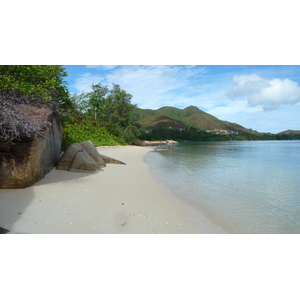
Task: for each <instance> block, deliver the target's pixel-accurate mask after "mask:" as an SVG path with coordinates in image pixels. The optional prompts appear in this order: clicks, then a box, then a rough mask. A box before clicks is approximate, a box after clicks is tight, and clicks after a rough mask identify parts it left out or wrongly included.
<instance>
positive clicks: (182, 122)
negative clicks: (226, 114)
mask: <svg viewBox="0 0 300 300" xmlns="http://www.w3.org/2000/svg"><path fill="white" fill-rule="evenodd" d="M134 118H135V120H136V121H137V122H138V123H139V124H140V125H141V126H142V127H143V128H145V129H151V128H157V127H165V128H169V127H173V128H183V129H186V128H190V127H194V128H197V129H202V130H215V129H220V130H232V131H239V132H244V133H245V132H247V133H251V134H257V133H258V132H257V131H254V130H251V129H247V128H245V127H243V126H241V125H239V124H236V123H231V122H227V121H222V120H219V119H218V118H216V117H214V116H212V115H210V114H208V113H206V112H204V111H202V110H200V109H199V108H198V107H196V106H188V107H186V108H184V109H180V108H176V107H171V106H164V107H161V108H159V109H156V110H152V109H141V108H135V110H134Z"/></svg>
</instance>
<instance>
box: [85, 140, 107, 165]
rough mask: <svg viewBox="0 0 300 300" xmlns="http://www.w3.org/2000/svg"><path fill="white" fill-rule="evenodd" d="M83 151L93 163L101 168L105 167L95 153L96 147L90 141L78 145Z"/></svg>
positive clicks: (97, 153) (101, 159)
mask: <svg viewBox="0 0 300 300" xmlns="http://www.w3.org/2000/svg"><path fill="white" fill-rule="evenodd" d="M80 145H81V146H82V147H83V149H84V150H85V151H86V152H87V153H88V154H89V155H90V157H92V158H93V159H94V161H95V162H96V163H97V164H98V165H99V166H100V167H102V168H104V167H106V163H105V161H104V160H103V158H102V157H101V155H100V154H99V152H98V151H97V149H96V147H95V146H94V144H93V143H92V142H91V141H85V142H82V143H80Z"/></svg>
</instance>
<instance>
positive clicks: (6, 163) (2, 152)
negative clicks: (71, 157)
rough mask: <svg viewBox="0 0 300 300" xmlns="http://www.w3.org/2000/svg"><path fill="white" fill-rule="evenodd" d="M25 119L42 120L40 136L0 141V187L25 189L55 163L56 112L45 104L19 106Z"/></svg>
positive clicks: (58, 144) (58, 141) (58, 138)
mask: <svg viewBox="0 0 300 300" xmlns="http://www.w3.org/2000/svg"><path fill="white" fill-rule="evenodd" d="M21 113H23V114H25V115H26V116H27V118H28V120H29V121H30V120H32V122H34V121H35V118H40V119H45V123H47V124H49V126H47V127H46V128H45V129H44V131H43V133H42V135H39V136H37V137H35V138H24V139H23V140H22V141H11V142H0V188H2V189H17V188H26V187H28V186H30V185H32V184H34V183H35V182H37V181H39V180H41V179H42V178H43V177H44V176H45V175H46V174H47V173H48V172H49V171H51V170H52V169H53V168H54V167H55V166H56V165H57V163H58V161H59V158H60V153H61V139H62V130H61V123H60V117H59V112H58V111H57V110H56V109H54V107H53V106H51V105H49V104H39V105H30V104H28V105H23V110H22V112H21Z"/></svg>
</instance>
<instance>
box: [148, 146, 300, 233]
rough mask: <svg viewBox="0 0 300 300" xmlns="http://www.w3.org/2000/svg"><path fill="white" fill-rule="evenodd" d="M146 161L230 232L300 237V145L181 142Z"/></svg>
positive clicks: (182, 196) (165, 182) (187, 200)
mask: <svg viewBox="0 0 300 300" xmlns="http://www.w3.org/2000/svg"><path fill="white" fill-rule="evenodd" d="M145 161H146V163H147V164H149V166H150V172H151V173H152V175H153V176H154V178H156V179H157V180H158V181H159V182H161V183H162V184H163V185H164V186H165V187H166V188H167V189H168V190H169V191H170V192H171V193H173V194H174V195H175V196H177V197H178V198H179V199H181V200H182V201H184V202H185V203H187V204H188V205H190V206H192V207H193V208H195V209H197V210H199V211H201V212H202V213H203V214H204V215H206V217H207V218H208V219H210V220H211V221H212V222H213V223H215V224H216V225H217V226H219V227H222V228H223V229H224V230H225V231H227V232H228V233H300V141H239V142H237V141H233V142H199V143H181V144H179V145H175V146H174V147H173V149H170V150H157V151H153V152H150V153H148V155H147V156H146V157H145Z"/></svg>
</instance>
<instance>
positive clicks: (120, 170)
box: [0, 146, 225, 234]
mask: <svg viewBox="0 0 300 300" xmlns="http://www.w3.org/2000/svg"><path fill="white" fill-rule="evenodd" d="M97 149H98V151H99V152H100V153H102V154H105V155H107V156H110V157H113V158H116V159H118V160H121V161H123V162H125V163H126V165H118V164H108V165H107V167H106V168H103V169H102V170H101V171H100V172H99V173H95V174H87V173H73V172H67V171H60V170H56V169H53V170H52V171H51V172H49V173H48V174H47V175H46V176H45V177H44V178H43V179H42V180H41V181H39V182H37V183H36V184H34V185H33V186H31V187H28V188H25V189H15V190H12V189H2V190H0V227H2V228H5V229H8V230H9V231H10V232H9V233H52V234H57V233H66V234H72V233H82V234H88V233H114V234H122V233H139V234H146V233H178V234H180V233H225V232H224V231H223V230H222V229H220V228H218V227H216V226H215V225H214V224H212V223H211V222H210V221H209V220H207V219H206V218H205V217H204V216H203V215H202V214H201V213H199V212H198V211H195V210H194V209H192V208H190V207H189V206H188V205H186V204H185V203H183V202H182V201H180V200H179V199H177V198H176V197H175V196H173V195H172V194H170V193H169V192H168V191H167V190H166V189H165V188H164V187H163V186H162V185H161V184H160V183H158V182H157V181H156V180H155V179H154V178H153V177H152V175H151V174H150V172H149V168H148V165H147V164H146V163H145V162H144V161H143V158H144V157H145V155H147V153H148V152H149V151H152V149H151V148H145V147H138V146H116V147H98V148H97Z"/></svg>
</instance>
